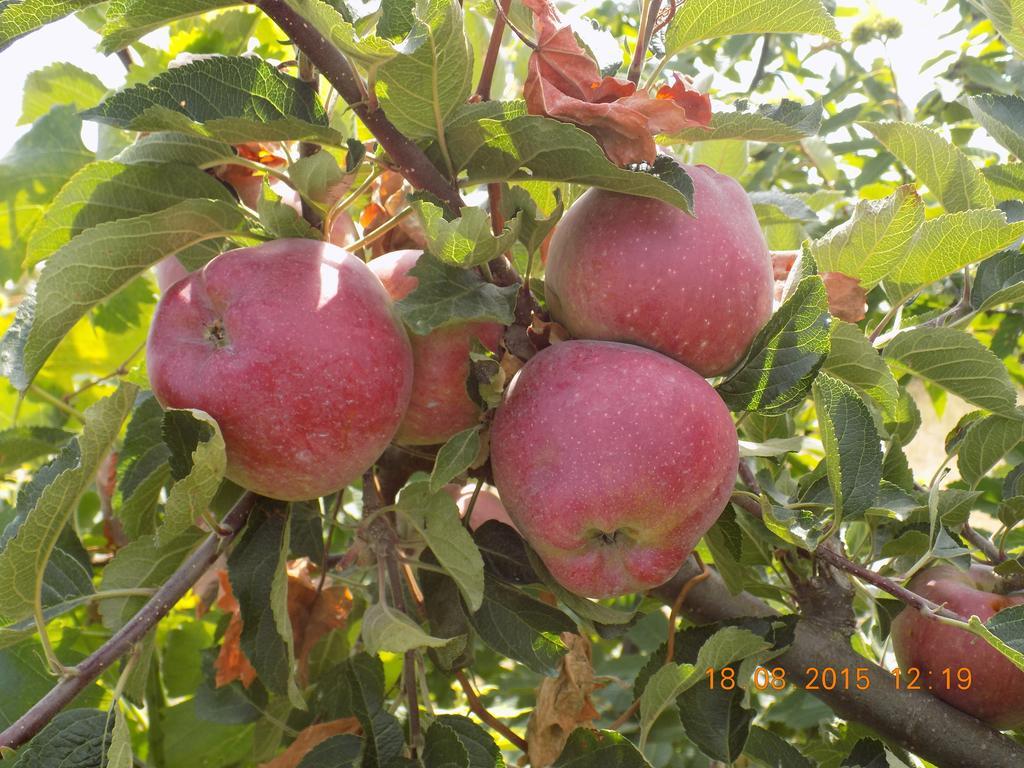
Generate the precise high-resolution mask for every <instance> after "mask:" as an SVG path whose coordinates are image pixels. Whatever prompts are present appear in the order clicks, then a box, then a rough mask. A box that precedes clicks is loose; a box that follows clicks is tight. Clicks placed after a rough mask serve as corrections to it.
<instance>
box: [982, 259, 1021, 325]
mask: <svg viewBox="0 0 1024 768" xmlns="http://www.w3.org/2000/svg"><path fill="white" fill-rule="evenodd" d="M1018 301H1024V253H1021V252H1020V251H1019V250H1008V251H1002V252H1001V253H997V254H996V255H995V256H993V257H992V258H990V259H986V260H985V261H983V262H982V263H981V265H980V266H979V267H978V271H977V272H976V273H975V275H974V284H973V285H972V286H971V306H972V307H973V308H974V309H975V311H977V312H984V311H985V310H987V309H991V308H992V307H997V306H999V305H1000V304H1012V303H1014V302H1018Z"/></svg>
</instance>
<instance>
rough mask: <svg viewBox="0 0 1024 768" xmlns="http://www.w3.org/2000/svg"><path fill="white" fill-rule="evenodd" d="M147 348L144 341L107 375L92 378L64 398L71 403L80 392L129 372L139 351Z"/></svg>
mask: <svg viewBox="0 0 1024 768" xmlns="http://www.w3.org/2000/svg"><path fill="white" fill-rule="evenodd" d="M145 348H146V342H142V343H141V344H139V346H138V347H136V348H135V351H133V352H132V353H131V354H130V355H128V357H126V358H125V359H124V362H123V363H121V364H120V365H119V366H117V368H116V369H114V370H113V371H111V372H110V373H108V374H106V375H105V376H100V377H98V378H95V379H92V380H91V381H87V382H86V383H85V384H83V385H82V386H80V387H79V388H78V389H76V390H75V391H74V392H69V393H68V394H66V395H64V397H63V398H62V399H63V400H64V402H65V403H70V402H71V401H72V400H74V399H75V398H76V397H78V396H79V395H80V394H82V393H83V392H86V391H88V390H89V389H91V388H92V387H95V386H96V385H97V384H102V383H103V382H104V381H109V380H110V379H113V378H116V377H118V376H124V375H125V374H126V373H128V366H129V365H130V364H131V362H132V360H134V359H135V358H136V357H138V356H139V353H140V352H142V350H144V349H145Z"/></svg>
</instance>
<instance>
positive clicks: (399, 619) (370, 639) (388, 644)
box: [362, 603, 448, 656]
mask: <svg viewBox="0 0 1024 768" xmlns="http://www.w3.org/2000/svg"><path fill="white" fill-rule="evenodd" d="M362 638H363V645H365V646H366V650H367V652H368V653H371V654H373V655H375V656H376V655H377V654H379V653H380V652H381V651H390V652H391V653H405V652H406V651H411V650H414V649H416V648H441V647H442V646H445V645H447V644H448V640H446V639H444V638H441V637H432V636H430V635H429V634H427V633H426V632H424V631H423V628H422V627H420V625H419V624H417V623H416V622H415V621H413V620H412V619H410V618H409V617H408V616H406V615H405V614H404V613H402V612H401V611H396V610H395V609H394V608H391V607H389V606H387V605H384V603H374V604H373V605H371V606H370V607H369V608H367V609H366V613H365V614H363V627H362Z"/></svg>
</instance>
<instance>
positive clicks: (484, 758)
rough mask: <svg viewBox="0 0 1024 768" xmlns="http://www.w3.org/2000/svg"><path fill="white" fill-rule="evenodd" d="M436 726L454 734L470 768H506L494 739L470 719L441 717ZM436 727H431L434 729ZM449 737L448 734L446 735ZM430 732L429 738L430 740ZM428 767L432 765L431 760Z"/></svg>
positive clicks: (457, 716) (453, 716) (451, 716)
mask: <svg viewBox="0 0 1024 768" xmlns="http://www.w3.org/2000/svg"><path fill="white" fill-rule="evenodd" d="M434 725H435V726H436V725H442V726H444V727H445V728H446V729H447V730H449V731H451V732H453V733H454V734H455V735H456V737H457V738H458V740H459V742H460V743H461V744H462V746H463V747H464V748H465V750H466V757H467V758H468V761H469V762H468V763H467V765H468V766H469V768H505V758H504V757H502V755H501V750H499V749H498V745H497V744H495V743H494V739H492V738H491V736H490V734H488V733H487V731H485V730H484V729H483V728H481V727H480V726H479V725H477V724H476V723H474V722H473V721H472V720H470V719H469V718H468V717H462V716H461V715H440V716H439V717H438V718H437V719H436V720H435V721H434ZM433 727H434V726H431V728H433ZM445 735H446V737H447V733H446V734H445ZM429 737H430V733H429V731H428V733H427V738H428V740H429ZM427 765H428V766H429V765H430V762H429V760H428V761H427Z"/></svg>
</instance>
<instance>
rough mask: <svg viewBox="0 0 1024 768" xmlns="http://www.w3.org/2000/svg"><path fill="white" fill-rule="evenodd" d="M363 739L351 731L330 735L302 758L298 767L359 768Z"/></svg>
mask: <svg viewBox="0 0 1024 768" xmlns="http://www.w3.org/2000/svg"><path fill="white" fill-rule="evenodd" d="M362 751H363V740H362V739H361V738H359V737H358V736H355V735H353V734H351V733H343V734H341V735H340V736H331V738H329V739H327V740H326V741H322V742H320V743H319V744H317V745H316V746H315V747H313V749H311V750H309V752H307V753H306V754H305V756H304V757H303V758H302V761H301V762H300V763H299V765H298V768H360V763H359V755H360V754H361V753H362Z"/></svg>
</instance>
